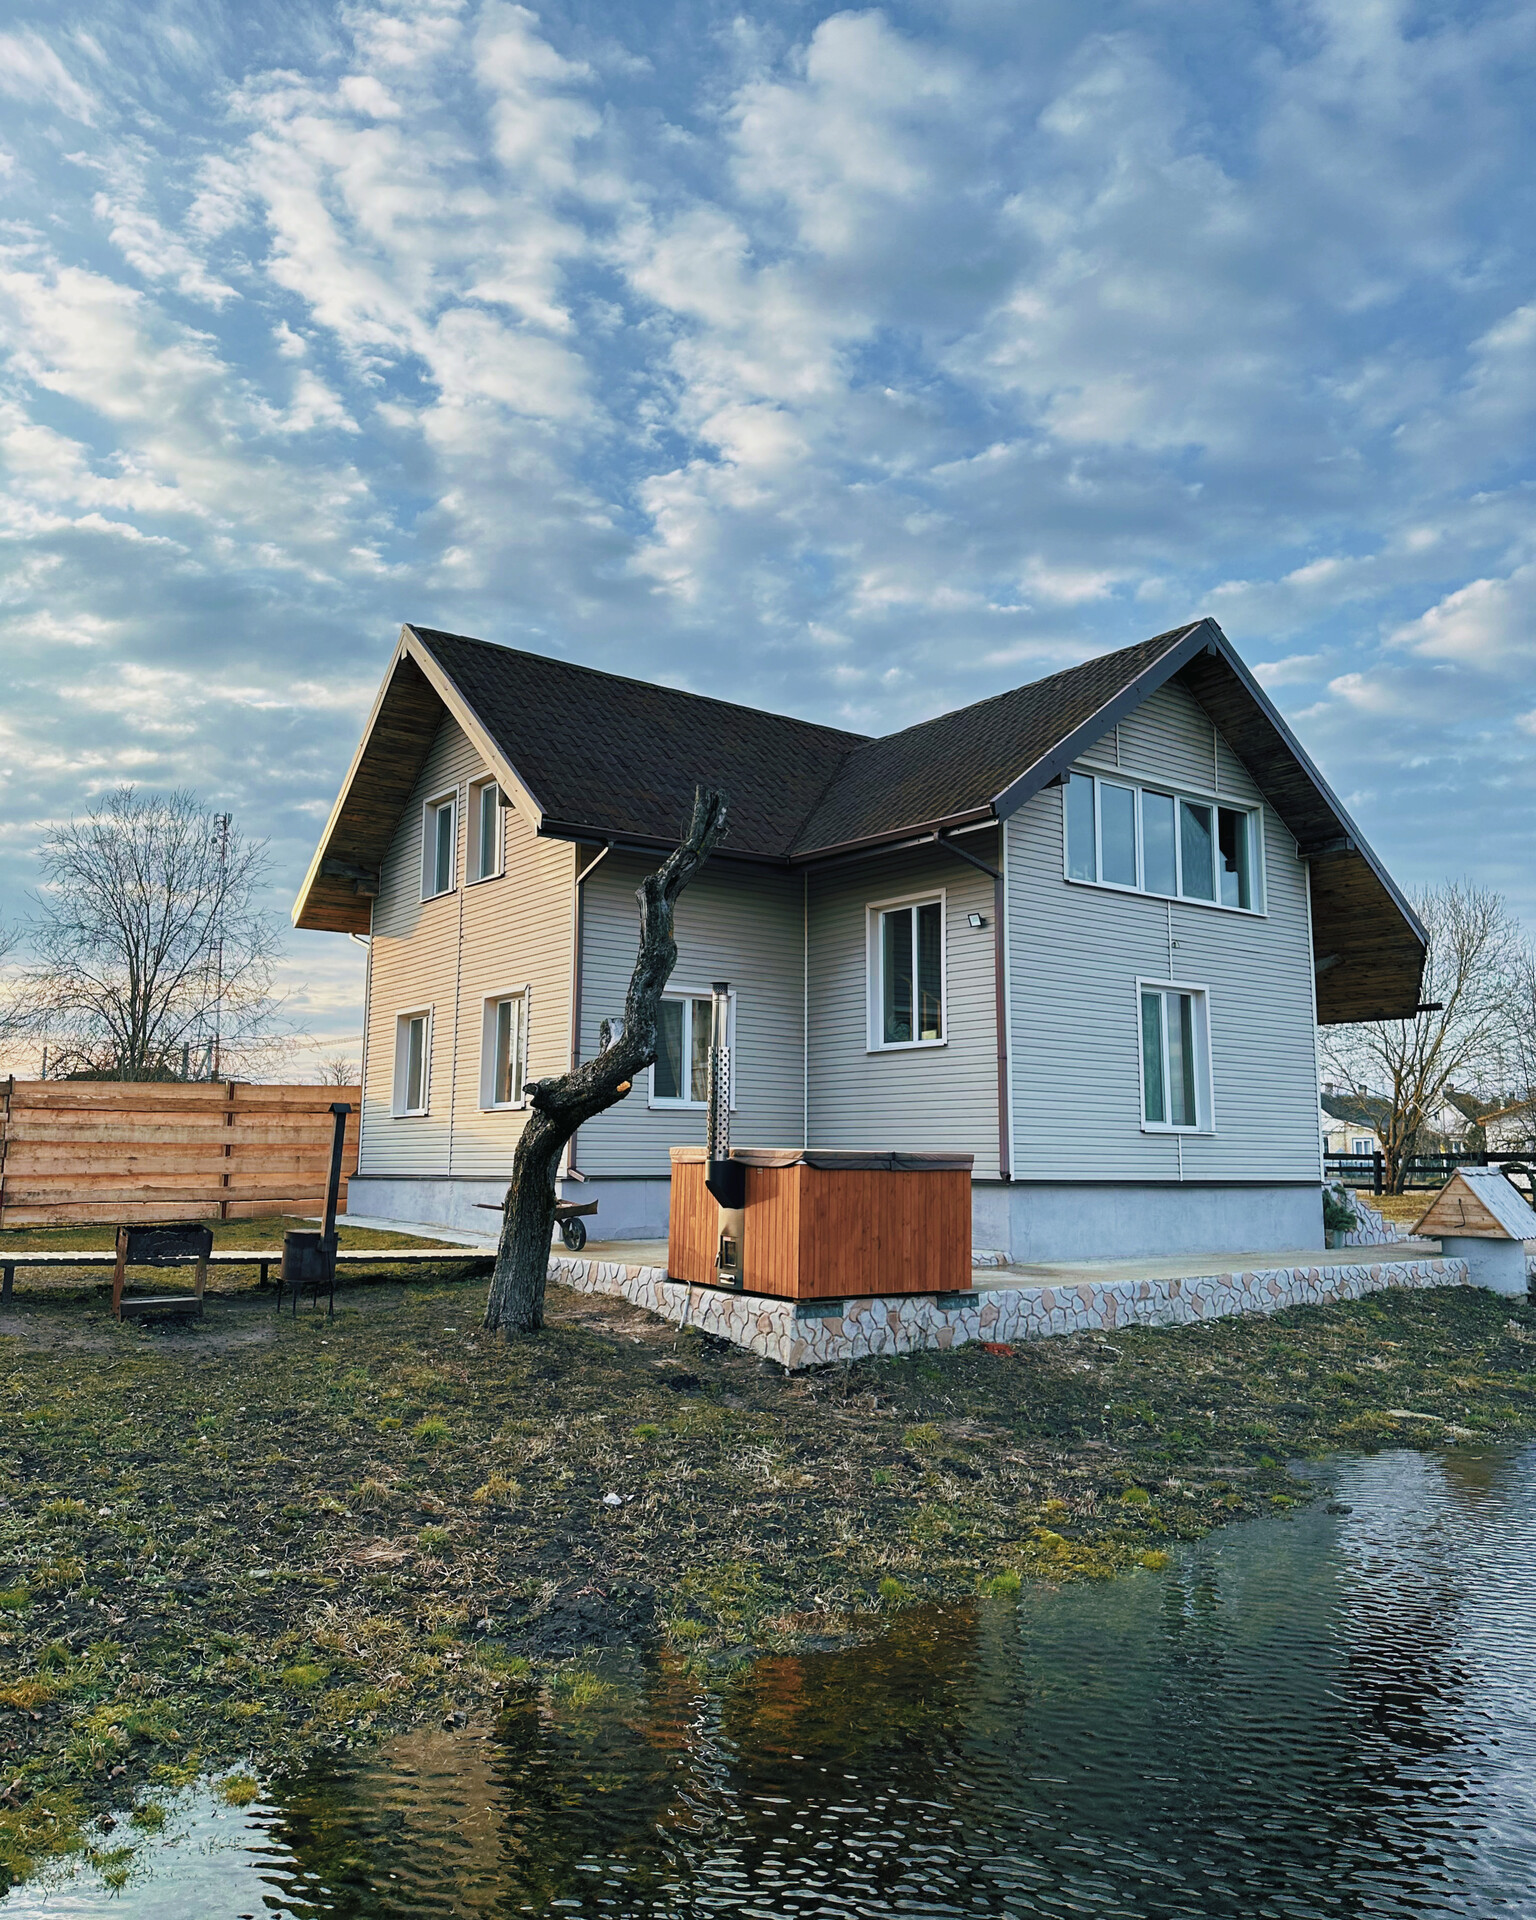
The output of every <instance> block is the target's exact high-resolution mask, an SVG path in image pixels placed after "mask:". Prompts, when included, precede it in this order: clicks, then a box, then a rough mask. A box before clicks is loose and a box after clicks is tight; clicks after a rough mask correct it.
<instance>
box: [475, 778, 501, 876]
mask: <svg viewBox="0 0 1536 1920" xmlns="http://www.w3.org/2000/svg"><path fill="white" fill-rule="evenodd" d="M474 834H475V878H476V879H477V880H490V879H493V878H494V877H495V875H497V874H498V873H500V871H501V789H500V788H499V787H498V786H497V785H496V782H495V781H494V780H488V781H487V782H486V783H485V785H484V786H483V787H476V788H475V805H474Z"/></svg>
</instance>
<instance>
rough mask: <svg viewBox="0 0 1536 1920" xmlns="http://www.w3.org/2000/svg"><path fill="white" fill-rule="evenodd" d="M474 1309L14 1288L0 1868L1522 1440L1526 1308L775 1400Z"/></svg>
mask: <svg viewBox="0 0 1536 1920" xmlns="http://www.w3.org/2000/svg"><path fill="white" fill-rule="evenodd" d="M484 1291H485V1282H484V1278H483V1271H482V1275H480V1276H477V1277H474V1278H462V1279H454V1278H452V1277H451V1276H450V1277H448V1278H442V1277H438V1278H434V1279H432V1280H425V1281H424V1280H422V1279H419V1278H415V1279H411V1280H409V1281H408V1282H407V1283H406V1284H403V1285H402V1284H399V1283H397V1282H395V1281H394V1280H392V1279H389V1278H384V1279H375V1280H372V1281H368V1282H365V1283H360V1284H358V1285H355V1286H352V1287H350V1288H347V1289H346V1290H344V1291H343V1292H342V1293H341V1294H340V1295H339V1296H338V1301H337V1311H336V1318H335V1320H334V1321H328V1320H327V1319H326V1318H325V1317H324V1314H323V1312H322V1313H320V1314H314V1313H311V1312H310V1311H308V1310H307V1309H306V1310H305V1311H304V1312H302V1313H301V1314H300V1316H299V1318H298V1320H297V1322H295V1321H294V1320H292V1319H290V1318H289V1317H288V1315H287V1314H286V1313H285V1314H284V1315H283V1316H282V1317H278V1316H276V1315H275V1314H274V1313H273V1311H272V1307H271V1304H270V1297H266V1298H264V1297H263V1296H262V1295H261V1294H259V1293H258V1292H256V1291H255V1290H254V1289H249V1288H248V1289H244V1290H241V1291H238V1292H235V1293H232V1294H230V1295H227V1296H225V1297H221V1298H216V1299H214V1300H212V1301H211V1302H210V1304H209V1309H208V1314H207V1317H206V1319H205V1320H204V1321H202V1322H201V1323H198V1322H171V1323H164V1322H162V1323H159V1324H152V1325H149V1326H145V1325H135V1324H132V1323H130V1324H127V1325H123V1326H119V1325H117V1324H116V1323H115V1322H114V1321H112V1320H111V1319H110V1318H109V1317H108V1315H107V1314H106V1312H105V1311H104V1307H103V1300H102V1294H101V1291H100V1290H99V1288H98V1287H97V1285H96V1284H95V1283H94V1281H93V1282H92V1284H90V1285H88V1286H86V1287H84V1288H79V1287H74V1288H72V1287H71V1286H70V1285H69V1284H68V1283H65V1282H60V1283H55V1285H54V1286H53V1287H52V1288H51V1289H50V1290H48V1291H47V1292H36V1291H34V1292H28V1291H22V1292H20V1293H19V1294H18V1297H17V1301H16V1304H15V1308H14V1310H13V1311H12V1312H11V1313H10V1314H9V1315H7V1316H6V1317H5V1318H3V1319H0V1885H3V1884H4V1883H5V1881H6V1879H7V1877H8V1876H9V1875H18V1874H21V1873H24V1872H25V1871H27V1870H28V1866H29V1863H31V1862H34V1861H36V1860H37V1859H38V1858H39V1857H41V1856H43V1855H46V1854H47V1853H49V1852H53V1851H58V1850H61V1849H64V1848H66V1847H69V1846H72V1845H77V1844H80V1842H81V1841H82V1839H83V1838H86V1837H88V1836H87V1833H86V1828H85V1824H84V1823H85V1822H86V1821H87V1819H88V1818H89V1817H90V1816H92V1815H94V1814H97V1813H99V1812H101V1811H102V1810H103V1809H105V1808H115V1809H116V1810H117V1811H118V1814H119V1816H121V1815H123V1814H124V1813H126V1812H128V1811H129V1810H130V1809H132V1808H133V1807H135V1806H138V1807H139V1809H140V1813H141V1815H142V1816H143V1818H145V1819H148V1818H151V1817H152V1812H145V1809H146V1807H150V1806H151V1803H152V1795H153V1792H154V1790H155V1788H156V1786H157V1785H174V1784H176V1783H177V1782H180V1781H184V1780H187V1779H190V1778H192V1777H194V1776H196V1775H199V1774H202V1773H205V1772H209V1771H218V1770H220V1769H225V1770H228V1769H236V1770H237V1771H236V1772H235V1773H234V1774H233V1775H232V1776H231V1779H230V1785H229V1789H228V1790H229V1792H230V1793H231V1794H233V1795H238V1794H239V1793H241V1792H243V1791H247V1790H253V1788H249V1786H248V1783H247V1782H246V1772H247V1770H254V1771H255V1772H256V1773H258V1774H270V1773H281V1772H288V1771H291V1770H293V1769H296V1768H298V1767H300V1766H302V1765H304V1764H305V1763H307V1762H309V1761H311V1760H314V1759H316V1758H318V1757H321V1756H323V1755H324V1754H326V1753H327V1752H343V1751H347V1750H356V1749H358V1748H361V1747H364V1746H367V1745H369V1744H370V1743H372V1742H374V1741H376V1740H378V1739H380V1738H381V1737H382V1736H383V1735H384V1734H386V1733H388V1732H389V1731H391V1730H393V1729H395V1728H398V1727H401V1726H404V1725H408V1724H411V1723H413V1722H424V1721H428V1722H429V1721H437V1722H440V1723H445V1724H450V1725H452V1724H458V1723H459V1722H460V1720H461V1719H463V1718H464V1717H467V1716H475V1717H492V1716H494V1715H495V1714H496V1713H497V1712H498V1710H499V1709H500V1708H501V1707H502V1706H503V1705H504V1704H505V1703H506V1700H507V1698H508V1696H509V1694H511V1693H514V1692H517V1691H519V1690H521V1689H523V1688H525V1687H527V1686H528V1685H530V1684H532V1683H533V1682H534V1681H535V1680H536V1679H537V1678H538V1677H539V1676H540V1675H541V1674H543V1675H544V1676H545V1677H546V1678H547V1677H548V1674H549V1670H550V1669H560V1670H563V1671H564V1672H565V1673H566V1674H567V1675H569V1673H570V1672H571V1671H572V1670H575V1671H578V1672H579V1670H580V1669H581V1666H582V1663H583V1661H589V1660H590V1659H591V1658H592V1656H593V1654H594V1653H595V1652H596V1651H597V1650H599V1649H602V1648H605V1647H612V1646H618V1645H631V1646H639V1647H642V1648H643V1647H647V1646H661V1647H663V1648H666V1649H669V1650H670V1651H671V1653H672V1655H673V1656H674V1657H683V1658H687V1659H691V1660H693V1661H697V1662H699V1663H705V1664H709V1665H711V1666H713V1667H716V1668H719V1667H728V1666H730V1665H731V1664H732V1663H741V1662H744V1661H746V1660H747V1659H749V1658H750V1657H751V1656H752V1655H753V1654H754V1653H756V1652H761V1651H766V1650H770V1649H775V1648H788V1647H795V1646H807V1645H830V1644H835V1643H837V1642H839V1641H845V1640H847V1639H849V1638H850V1637H853V1636H856V1635H859V1634H863V1633H868V1632H870V1631H873V1630H876V1629H877V1628H878V1625H879V1622H880V1619H881V1617H882V1615H886V1614H889V1613H890V1612H892V1611H893V1610H896V1609H899V1608H902V1607H904V1606H906V1605H908V1604H910V1603H912V1602H913V1601H914V1600H918V1599H935V1598H943V1597H946V1596H953V1595H961V1594H973V1593H975V1592H977V1591H978V1590H983V1591H991V1592H994V1593H1004V1594H1006V1593H1008V1592H1011V1591H1014V1590H1016V1589H1017V1588H1018V1586H1019V1585H1020V1584H1021V1583H1022V1582H1024V1581H1032V1580H1041V1579H1048V1580H1061V1579H1069V1578H1106V1577H1112V1576H1115V1575H1117V1574H1121V1573H1134V1570H1135V1569H1136V1567H1137V1566H1138V1565H1158V1564H1160V1563H1161V1559H1162V1556H1163V1555H1164V1553H1165V1551H1166V1548H1167V1546H1168V1544H1169V1543H1170V1542H1173V1541H1176V1540H1179V1539H1189V1538H1193V1537H1195V1536H1197V1535H1199V1534H1201V1533H1203V1532H1205V1531H1207V1530H1208V1529H1210V1528H1211V1527H1213V1526H1216V1525H1220V1524H1222V1523H1225V1522H1230V1521H1233V1520H1237V1519H1241V1518H1242V1517H1244V1516H1247V1515H1253V1514H1257V1513H1261V1512H1266V1511H1272V1510H1274V1509H1275V1508H1277V1507H1284V1506H1287V1505H1291V1504H1295V1503H1297V1502H1299V1501H1302V1500H1305V1499H1307V1498H1309V1497H1311V1492H1312V1489H1311V1487H1310V1486H1303V1485H1302V1484H1301V1483H1300V1482H1298V1481H1296V1480H1294V1479H1293V1478H1292V1477H1291V1476H1290V1475H1289V1474H1288V1472H1287V1470H1286V1466H1285V1462H1286V1460H1287V1459H1288V1458H1294V1457H1295V1456H1297V1455H1304V1454H1317V1453H1322V1452H1326V1451H1328V1450H1331V1449H1336V1448H1348V1449H1355V1450H1361V1449H1371V1448H1377V1447H1382V1446H1403V1445H1410V1446H1414V1445H1421V1446H1439V1445H1442V1444H1445V1443H1447V1442H1449V1441H1460V1442H1462V1443H1470V1442H1472V1441H1474V1440H1480V1439H1486V1440H1494V1439H1503V1438H1507V1437H1510V1436H1514V1435H1519V1434H1526V1433H1531V1432H1536V1310H1533V1309H1532V1308H1531V1307H1529V1306H1527V1305H1526V1304H1525V1303H1523V1302H1521V1303H1512V1302H1510V1301H1507V1300H1502V1299H1499V1298H1497V1297H1496V1296H1494V1295H1491V1294H1487V1293H1482V1292H1476V1291H1471V1290H1467V1289H1457V1288H1448V1289H1444V1290H1438V1291H1434V1292H1427V1293H1402V1294H1384V1295H1379V1296H1376V1297H1375V1298H1373V1299H1370V1300H1367V1301H1362V1302H1358V1303H1355V1304H1352V1305H1347V1306H1337V1307H1321V1308H1304V1309H1296V1310H1293V1311H1291V1312H1288V1313H1285V1314H1281V1315H1278V1316H1276V1317H1275V1318H1273V1319H1267V1320H1266V1319H1251V1320H1242V1321H1222V1322H1218V1323H1215V1324H1213V1325H1209V1326H1202V1327H1192V1328H1186V1329H1176V1330H1162V1331H1154V1330H1149V1329H1133V1330H1129V1331H1122V1332H1120V1333H1117V1334H1116V1335H1115V1337H1114V1338H1113V1340H1112V1341H1111V1340H1106V1339H1104V1338H1102V1337H1099V1336H1091V1337H1090V1336H1079V1337H1075V1338H1072V1339H1066V1340H1056V1341H1050V1342H1047V1343H1042V1344H1040V1345H1036V1346H1021V1347H1019V1348H1017V1349H1015V1350H1011V1351H1010V1350H1007V1349H1001V1350H987V1349H984V1348H981V1347H970V1348H965V1349H962V1350H960V1351H958V1352H954V1353H949V1354H943V1355H939V1354H926V1355H919V1356H913V1357H910V1358H907V1359H902V1360H883V1361H866V1362H860V1363H858V1364H856V1365H853V1366H850V1367H847V1368H838V1369H833V1370H828V1371H824V1372H820V1373H816V1374H809V1375H800V1376H796V1377H792V1378H786V1377H785V1376H784V1374H783V1373H782V1372H781V1370H780V1369H778V1368H777V1367H776V1366H772V1365H770V1364H768V1363H760V1362H758V1361H756V1360H754V1359H752V1358H751V1357H750V1356H748V1355H746V1354H743V1353H741V1352H740V1351H738V1350H737V1349H734V1348H729V1347H725V1346H723V1345H721V1344H719V1343H717V1342H714V1341H711V1340H709V1339H708V1338H706V1337H703V1336H700V1335H698V1334H697V1333H689V1334H683V1335H679V1334H678V1332H677V1330H676V1329H674V1328H673V1327H671V1326H668V1325H665V1324H663V1323H661V1322H658V1321H656V1320H653V1319H651V1318H649V1317H648V1316H646V1315H645V1314H643V1313H641V1312H639V1311H638V1310H636V1309H632V1308H630V1307H628V1306H626V1305H624V1304H622V1303H620V1302H615V1301H608V1300H603V1299H594V1298H592V1297H590V1296H583V1295H577V1294H572V1293H569V1292H566V1291H564V1290H562V1289H552V1291H551V1296H550V1310H551V1311H550V1324H549V1326H548V1328H547V1330H546V1331H545V1332H544V1333H543V1334H542V1335H540V1336H539V1337H537V1338H535V1339H532V1340H528V1341H525V1342H521V1343H518V1344H515V1345H512V1346H510V1347H509V1346H506V1345H503V1344H501V1343H500V1342H499V1341H495V1340H492V1339H489V1338H487V1337H486V1336H485V1335H483V1334H482V1333H481V1332H480V1331H479V1328H478V1322H479V1317H480V1311H481V1308H482V1305H483V1299H484ZM146 1796H149V1798H146ZM90 1837H91V1844H92V1845H97V1846H98V1847H99V1844H100V1843H99V1830H98V1829H94V1828H93V1829H91V1830H90Z"/></svg>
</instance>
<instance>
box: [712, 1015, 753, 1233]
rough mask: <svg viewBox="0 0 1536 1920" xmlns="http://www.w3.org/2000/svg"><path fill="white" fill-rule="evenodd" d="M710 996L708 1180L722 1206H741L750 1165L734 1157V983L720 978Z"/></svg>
mask: <svg viewBox="0 0 1536 1920" xmlns="http://www.w3.org/2000/svg"><path fill="white" fill-rule="evenodd" d="M710 996H711V997H710V1007H709V1105H708V1109H707V1113H706V1118H705V1130H706V1148H707V1151H708V1154H709V1172H708V1174H707V1175H706V1176H705V1180H704V1184H705V1186H706V1187H708V1189H709V1191H710V1192H711V1193H712V1194H713V1195H714V1197H715V1199H716V1200H718V1201H719V1203H720V1205H721V1206H722V1207H739V1206H741V1205H742V1204H743V1203H744V1202H745V1199H746V1169H745V1168H744V1167H741V1166H739V1165H738V1164H737V1163H736V1162H735V1161H734V1160H732V1158H731V1048H730V1038H731V1030H730V1019H731V983H730V982H729V981H728V980H716V981H715V982H714V983H713V984H712V986H711V988H710Z"/></svg>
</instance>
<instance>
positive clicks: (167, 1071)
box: [13, 787, 278, 1080]
mask: <svg viewBox="0 0 1536 1920" xmlns="http://www.w3.org/2000/svg"><path fill="white" fill-rule="evenodd" d="M266 865H267V853H266V845H265V842H251V841H248V840H246V839H245V838H244V836H243V835H241V834H240V833H239V832H238V831H237V830H236V829H235V828H234V826H233V824H232V822H231V821H230V819H229V816H228V815H227V814H210V813H209V812H207V811H206V810H205V809H204V808H203V807H202V806H201V805H200V804H199V802H198V801H197V799H196V797H195V796H194V795H193V794H191V793H187V792H176V793H169V794H155V793H143V792H140V791H139V790H138V789H136V788H134V787H120V788H118V789H117V790H116V791H115V792H113V793H110V794H108V795H107V796H106V797H105V798H104V799H103V800H102V801H101V802H100V804H99V805H97V806H96V807H95V808H93V809H92V811H91V812H90V813H88V814H86V815H85V816H84V818H82V819H78V820H73V821H71V822H70V823H69V825H68V826H62V827H55V828H54V829H53V831H52V832H51V833H49V835H48V836H47V838H46V839H45V840H44V842H43V846H42V867H43V887H42V890H41V892H40V893H39V895H38V897H37V906H38V912H37V916H36V919H35V920H34V922H33V923H32V925H31V927H30V928H29V929H28V933H29V941H28V944H29V946H30V949H31V956H32V958H31V964H30V965H29V966H27V967H25V968H24V969H23V970H22V972H21V975H20V978H19V981H18V985H17V990H16V994H15V999H14V1003H13V1017H14V1018H15V1020H16V1021H17V1023H18V1025H19V1026H21V1027H22V1028H24V1029H25V1030H27V1031H31V1032H34V1033H38V1034H46V1035H47V1036H48V1037H49V1039H50V1041H51V1043H52V1045H53V1046H54V1047H55V1048H56V1049H57V1055H58V1056H59V1057H60V1066H61V1069H62V1071H64V1072H69V1071H77V1072H80V1071H83V1072H89V1073H95V1074H99V1075H102V1076H104V1077H110V1078H112V1079H115V1080H164V1079H181V1078H182V1077H183V1076H184V1074H185V1073H186V1072H187V1071H188V1070H190V1071H191V1073H192V1074H193V1075H194V1077H204V1076H206V1077H209V1078H220V1077H226V1076H228V1074H229V1073H230V1072H231V1071H232V1070H233V1069H234V1068H236V1067H237V1066H245V1067H247V1068H249V1066H250V1065H251V1063H252V1061H253V1059H255V1058H256V1057H257V1056H259V1055H260V1054H262V1053H263V1052H266V1051H268V1050H270V1049H271V1047H272V1046H273V1044H274V1035H273V1024H274V1018H275V1015H276V1013H277V1011H278V1002H277V1000H276V998H275V997H274V995H273V992H272V962H273V959H274V956H275V954H276V951H277V939H276V934H275V932H274V929H273V926H272V923H271V920H270V918H269V917H268V916H267V915H266V914H265V913H263V912H262V911H261V909H260V908H259V906H258V905H257V899H256V896H257V890H258V888H259V886H260V883H261V881H262V879H263V877H264V874H265V870H266Z"/></svg>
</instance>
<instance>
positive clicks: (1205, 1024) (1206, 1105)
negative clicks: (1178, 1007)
mask: <svg viewBox="0 0 1536 1920" xmlns="http://www.w3.org/2000/svg"><path fill="white" fill-rule="evenodd" d="M1143 993H1187V994H1191V995H1193V997H1194V1001H1195V1124H1194V1125H1193V1126H1192V1127H1191V1126H1181V1125H1179V1124H1177V1123H1176V1122H1175V1121H1172V1120H1149V1119H1148V1118H1147V1074H1146V1066H1145V1063H1144V1061H1143V1059H1142V1053H1141V996H1142V994H1143ZM1134 1005H1135V1010H1136V1090H1137V1101H1138V1103H1139V1106H1140V1111H1141V1130H1142V1132H1143V1133H1178V1134H1189V1133H1214V1132H1215V1131H1216V1076H1215V1070H1214V1067H1213V1064H1212V1061H1211V993H1210V989H1209V987H1205V986H1202V985H1201V984H1200V983H1199V981H1196V980H1154V979H1146V978H1143V977H1141V976H1139V975H1138V977H1137V980H1136V993H1135V1001H1134ZM1162 1029H1163V1087H1164V1091H1165V1094H1166V1090H1167V1087H1168V1085H1169V1071H1168V1065H1169V1062H1168V1016H1167V1012H1166V1009H1165V1010H1164V1014H1163V1020H1162Z"/></svg>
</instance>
